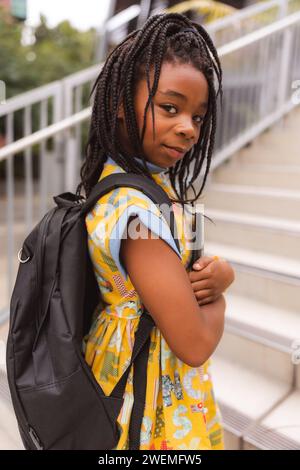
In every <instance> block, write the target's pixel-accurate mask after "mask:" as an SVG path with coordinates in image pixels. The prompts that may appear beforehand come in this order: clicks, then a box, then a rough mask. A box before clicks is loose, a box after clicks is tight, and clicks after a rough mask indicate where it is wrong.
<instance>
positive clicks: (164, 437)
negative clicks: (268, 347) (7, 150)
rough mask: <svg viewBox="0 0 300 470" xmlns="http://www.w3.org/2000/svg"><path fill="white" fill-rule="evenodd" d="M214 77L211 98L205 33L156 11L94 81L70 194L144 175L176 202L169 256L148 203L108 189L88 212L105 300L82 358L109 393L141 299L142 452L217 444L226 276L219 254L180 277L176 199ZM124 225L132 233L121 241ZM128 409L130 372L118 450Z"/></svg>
mask: <svg viewBox="0 0 300 470" xmlns="http://www.w3.org/2000/svg"><path fill="white" fill-rule="evenodd" d="M214 74H215V75H216V78H217V81H218V85H219V87H218V88H219V89H218V93H219V91H222V88H221V80H222V71H221V66H220V62H219V59H218V56H217V52H216V50H215V48H214V46H213V44H212V41H211V39H210V38H209V36H208V34H207V33H206V31H205V30H204V29H203V28H202V27H201V26H199V25H197V24H196V23H193V22H191V21H190V20H188V19H187V18H186V17H184V16H182V15H180V14H160V15H155V16H152V17H150V18H149V19H148V21H147V22H146V23H145V25H144V27H143V28H142V29H141V30H137V31H134V32H133V33H131V34H130V35H128V36H127V38H126V39H125V40H124V41H123V42H122V43H121V44H119V45H118V46H117V47H116V48H115V49H114V50H113V51H112V52H111V53H110V55H109V56H108V58H107V60H106V62H105V64H104V66H103V68H102V70H101V73H100V74H99V76H98V78H97V80H96V83H95V86H94V88H93V91H95V99H94V104H93V110H92V120H91V125H90V136H89V142H88V146H87V157H86V160H85V162H84V164H83V166H82V169H81V178H82V182H81V184H80V185H79V187H78V188H77V193H79V194H80V190H81V187H82V186H83V187H84V189H85V192H86V196H87V197H88V195H89V193H90V191H91V189H92V187H93V186H94V185H95V184H96V183H97V181H98V180H101V179H102V178H104V177H106V176H107V175H110V174H113V173H118V172H129V171H130V172H134V173H139V174H142V175H144V176H145V178H152V179H154V181H155V182H156V183H157V184H159V185H161V186H162V187H163V189H164V190H165V191H166V192H167V193H168V195H169V197H170V198H171V199H172V200H173V201H174V203H173V207H174V213H175V220H176V225H177V229H178V233H180V252H179V251H178V249H177V247H176V245H175V243H174V241H173V239H172V237H171V236H170V231H169V227H168V225H167V223H166V222H165V221H162V218H160V214H159V211H158V209H157V208H156V206H155V204H153V202H152V201H151V200H150V199H149V198H148V197H146V196H145V195H144V194H143V193H142V192H141V191H138V190H135V189H132V188H118V189H115V190H112V191H111V192H109V193H108V194H106V195H105V196H103V197H102V198H101V199H100V200H99V201H98V203H97V204H96V206H95V207H94V209H93V210H92V211H91V212H90V213H89V214H88V216H87V217H86V226H87V230H88V234H89V241H88V242H89V251H90V255H91V259H92V261H93V265H94V269H95V273H96V276H97V280H98V283H99V287H100V290H101V293H102V297H103V300H104V302H105V305H104V306H102V307H103V308H100V306H99V308H98V309H96V312H95V319H94V322H93V324H92V327H91V330H90V332H89V335H88V336H87V337H86V338H85V341H84V353H85V358H86V361H87V362H88V364H89V365H90V367H91V369H92V371H93V373H94V375H95V377H96V380H97V381H98V383H99V384H100V386H101V387H102V388H103V390H104V392H105V393H106V394H107V395H109V394H110V393H111V391H112V389H113V388H114V387H115V385H116V383H117V382H118V380H119V378H120V377H121V375H122V373H123V372H124V370H125V369H126V367H127V365H128V363H129V360H130V357H131V352H132V348H133V341H134V334H135V331H136V329H137V326H138V324H139V319H140V316H141V314H142V311H143V308H144V306H145V307H146V309H147V311H148V312H149V313H150V314H151V316H152V317H153V319H154V321H155V324H156V326H155V327H154V328H153V331H152V333H151V345H150V353H149V360H148V367H147V390H146V406H145V410H144V418H143V423H142V429H141V435H140V449H223V436H222V428H221V425H220V417H219V413H218V408H217V405H216V402H215V399H214V394H213V388H212V382H211V375H210V369H209V365H210V364H209V357H210V356H211V354H212V352H213V351H214V350H215V348H216V346H217V344H218V342H219V341H220V339H221V336H222V332H223V326H224V311H225V301H224V297H223V295H222V292H224V290H225V289H226V288H227V287H228V286H229V285H230V284H231V282H232V281H233V271H232V268H231V267H230V266H229V265H228V263H226V262H225V261H222V260H221V261H220V260H218V259H212V258H208V257H205V258H201V259H199V263H200V264H202V266H200V268H198V269H200V270H198V271H197V270H196V269H197V268H196V266H195V270H194V271H191V272H188V273H187V270H186V269H187V267H188V265H189V261H190V255H191V252H190V250H189V249H188V248H187V240H186V238H185V234H184V231H183V230H182V226H183V222H184V212H182V211H181V210H180V209H179V205H178V203H180V204H182V205H184V203H186V202H187V199H186V196H187V190H188V189H189V188H190V187H191V188H193V186H192V183H193V181H194V180H195V179H196V177H197V176H198V175H199V173H200V171H201V169H202V166H203V164H204V162H206V170H205V175H204V179H203V182H202V186H201V188H200V191H199V194H197V195H195V198H194V199H193V201H192V202H194V201H196V199H197V198H198V197H199V195H200V194H201V192H202V189H203V187H204V185H205V181H206V177H207V174H208V171H209V166H210V161H211V155H212V150H213V144H214V137H215V131H216V104H217V103H216V101H217V96H218V93H216V91H215V86H214V79H215V77H214ZM150 105H151V113H150V110H149V106H150ZM191 164H192V166H191ZM188 176H189V177H190V180H189V182H187V177H188ZM178 185H179V188H178ZM194 193H195V191H194ZM175 201H176V202H175ZM149 215H151V217H149ZM158 222H160V224H159V223H158ZM133 223H135V224H136V225H135V228H136V229H138V230H137V233H138V236H132V235H130V234H129V235H128V236H127V237H124V231H125V229H126V228H127V227H128V233H130V230H129V228H130V227H129V225H131V224H133ZM216 258H217V257H216ZM199 305H201V307H199ZM132 405H133V385H132V371H130V374H129V376H128V381H127V385H126V390H125V395H124V404H123V407H122V409H121V412H120V414H119V417H118V420H117V424H118V426H119V430H120V439H119V442H118V445H117V447H116V449H118V450H119V449H120V450H122V449H128V431H129V423H130V416H131V410H132Z"/></svg>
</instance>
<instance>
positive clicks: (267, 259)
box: [204, 242, 300, 279]
mask: <svg viewBox="0 0 300 470" xmlns="http://www.w3.org/2000/svg"><path fill="white" fill-rule="evenodd" d="M204 251H205V254H206V255H208V256H209V255H219V256H221V257H223V258H225V259H227V260H228V261H229V262H235V263H238V264H242V265H245V266H249V267H253V268H259V269H262V270H266V271H270V272H274V273H277V274H281V275H285V276H291V277H295V278H297V279H298V278H299V279H300V262H299V261H297V260H293V259H290V258H286V257H284V256H277V255H273V254H269V253H264V252H259V251H254V250H247V249H246V248H240V247H236V246H232V245H224V244H218V243H212V242H206V243H205V250H204Z"/></svg>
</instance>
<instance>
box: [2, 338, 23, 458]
mask: <svg viewBox="0 0 300 470" xmlns="http://www.w3.org/2000/svg"><path fill="white" fill-rule="evenodd" d="M1 341H2V340H1ZM1 344H4V342H3V341H2V343H1ZM5 353H6V347H1V348H0V416H1V420H0V450H19V449H23V450H24V446H23V443H22V440H21V437H20V433H19V429H18V425H17V420H16V417H15V413H14V410H13V405H12V402H11V398H10V391H9V387H8V383H7V377H6V367H5V366H6V361H5Z"/></svg>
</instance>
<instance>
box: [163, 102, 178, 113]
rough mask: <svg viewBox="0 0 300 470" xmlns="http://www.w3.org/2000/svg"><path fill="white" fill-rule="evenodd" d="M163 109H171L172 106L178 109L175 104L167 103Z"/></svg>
mask: <svg viewBox="0 0 300 470" xmlns="http://www.w3.org/2000/svg"><path fill="white" fill-rule="evenodd" d="M162 108H163V109H170V108H173V109H175V110H176V108H175V106H173V105H172V104H165V105H163V106H162ZM171 114H175V113H171Z"/></svg>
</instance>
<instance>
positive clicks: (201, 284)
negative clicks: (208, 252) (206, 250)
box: [188, 256, 234, 305]
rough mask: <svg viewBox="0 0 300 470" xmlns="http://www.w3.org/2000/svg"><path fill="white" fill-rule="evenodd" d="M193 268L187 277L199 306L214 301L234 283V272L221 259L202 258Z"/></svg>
mask: <svg viewBox="0 0 300 470" xmlns="http://www.w3.org/2000/svg"><path fill="white" fill-rule="evenodd" d="M216 258H218V257H216ZM197 265H198V267H197ZM193 268H194V269H193V270H192V271H190V272H189V273H188V276H189V279H190V282H191V284H192V289H193V291H194V294H195V297H196V299H197V301H198V304H199V305H205V304H208V303H210V302H213V301H215V300H216V299H217V298H218V297H219V296H220V295H221V294H222V293H223V292H224V291H225V290H226V289H227V288H228V287H229V286H230V284H232V283H233V281H234V270H233V269H232V267H231V266H230V264H229V263H228V262H227V261H225V260H223V259H215V257H210V256H203V257H202V258H199V260H198V261H196V262H195V263H194V265H193Z"/></svg>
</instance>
